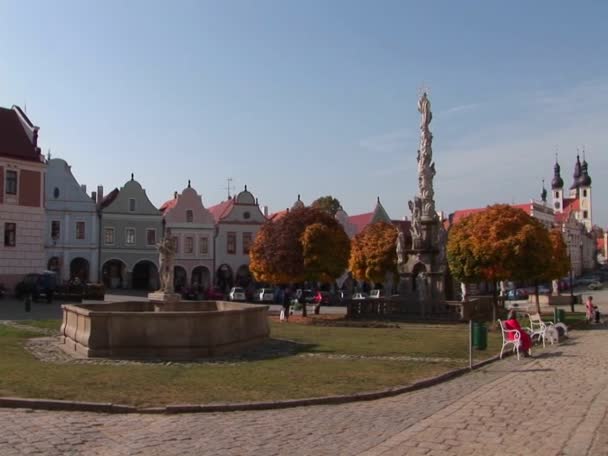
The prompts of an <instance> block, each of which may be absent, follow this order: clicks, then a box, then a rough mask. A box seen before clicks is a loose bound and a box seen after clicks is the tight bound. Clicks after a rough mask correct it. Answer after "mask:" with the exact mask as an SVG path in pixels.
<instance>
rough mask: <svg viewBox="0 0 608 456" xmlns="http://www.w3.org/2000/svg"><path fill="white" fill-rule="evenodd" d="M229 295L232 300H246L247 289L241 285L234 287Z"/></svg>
mask: <svg viewBox="0 0 608 456" xmlns="http://www.w3.org/2000/svg"><path fill="white" fill-rule="evenodd" d="M228 296H230V300H231V301H244V300H245V290H244V289H243V288H241V287H232V289H231V290H230V293H229V295H228Z"/></svg>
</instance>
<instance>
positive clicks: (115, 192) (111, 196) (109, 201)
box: [99, 188, 119, 209]
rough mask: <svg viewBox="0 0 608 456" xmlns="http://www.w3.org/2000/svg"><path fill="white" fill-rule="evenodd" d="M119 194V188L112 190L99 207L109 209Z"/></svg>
mask: <svg viewBox="0 0 608 456" xmlns="http://www.w3.org/2000/svg"><path fill="white" fill-rule="evenodd" d="M118 193H119V191H118V189H117V188H115V189H114V190H112V191H111V192H110V193H108V194H107V195H106V196H104V198H103V199H102V200H101V203H99V207H100V208H101V209H103V208H104V207H108V206H109V205H110V204H112V203H113V202H114V200H115V199H116V197H117V196H118Z"/></svg>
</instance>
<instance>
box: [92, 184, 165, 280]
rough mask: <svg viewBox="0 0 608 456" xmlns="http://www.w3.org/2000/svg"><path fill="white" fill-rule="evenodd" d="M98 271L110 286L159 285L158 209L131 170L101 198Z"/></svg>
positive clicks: (160, 232)
mask: <svg viewBox="0 0 608 456" xmlns="http://www.w3.org/2000/svg"><path fill="white" fill-rule="evenodd" d="M99 206H100V207H99V209H100V224H101V247H100V250H101V258H100V264H101V275H102V280H103V282H104V283H105V284H106V286H107V287H109V288H137V289H143V290H156V289H158V285H159V282H158V251H157V246H156V245H157V243H158V242H159V240H160V238H161V237H162V217H161V214H160V211H159V210H158V209H157V208H156V207H155V206H154V205H153V204H152V203H151V202H150V200H149V199H148V196H147V195H146V191H145V190H144V189H143V188H142V186H141V185H140V184H139V182H137V181H136V180H135V179H134V177H133V174H131V180H130V181H128V182H127V183H126V184H125V185H124V186H123V187H122V188H121V189H120V190H118V189H114V190H113V191H112V192H111V193H110V194H108V196H106V197H105V198H103V199H102V200H101V203H100V205H99Z"/></svg>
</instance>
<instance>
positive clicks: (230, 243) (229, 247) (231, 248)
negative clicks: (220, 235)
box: [226, 233, 236, 254]
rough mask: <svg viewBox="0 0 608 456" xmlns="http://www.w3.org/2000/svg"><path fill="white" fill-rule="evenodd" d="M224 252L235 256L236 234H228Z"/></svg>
mask: <svg viewBox="0 0 608 456" xmlns="http://www.w3.org/2000/svg"><path fill="white" fill-rule="evenodd" d="M226 252H228V253H232V254H235V253H236V233H228V237H227V238H226Z"/></svg>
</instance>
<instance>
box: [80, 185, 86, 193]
mask: <svg viewBox="0 0 608 456" xmlns="http://www.w3.org/2000/svg"><path fill="white" fill-rule="evenodd" d="M80 188H81V189H82V191H83V192H85V193H86V192H87V186H86V184H82V185H81V186H80Z"/></svg>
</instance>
